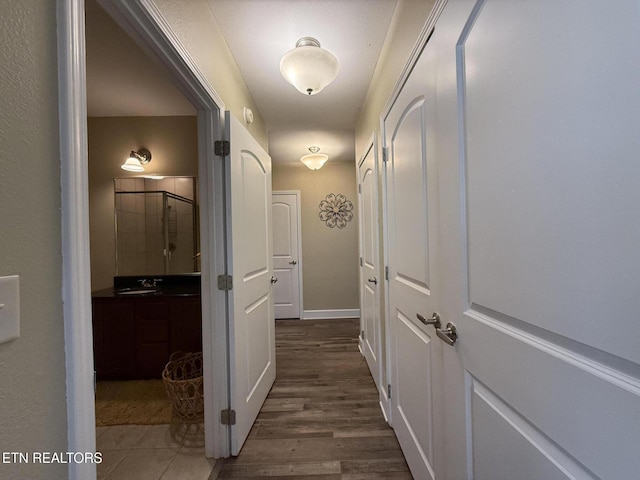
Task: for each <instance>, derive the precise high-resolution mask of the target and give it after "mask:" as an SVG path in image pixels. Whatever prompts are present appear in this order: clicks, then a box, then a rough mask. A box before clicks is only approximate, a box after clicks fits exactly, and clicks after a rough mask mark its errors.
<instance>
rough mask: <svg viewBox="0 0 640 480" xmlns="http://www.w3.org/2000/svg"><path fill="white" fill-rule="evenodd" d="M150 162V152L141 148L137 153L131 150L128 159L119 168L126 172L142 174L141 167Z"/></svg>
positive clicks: (142, 168) (142, 169)
mask: <svg viewBox="0 0 640 480" xmlns="http://www.w3.org/2000/svg"><path fill="white" fill-rule="evenodd" d="M150 161H151V152H150V151H149V150H147V149H146V148H141V149H140V150H138V151H137V152H136V151H134V150H131V153H130V154H129V158H127V159H126V160H125V162H124V163H123V164H122V165H120V168H121V169H122V170H126V171H128V172H144V167H143V165H147V164H148V163H149V162H150Z"/></svg>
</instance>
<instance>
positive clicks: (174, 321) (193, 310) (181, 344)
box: [169, 297, 202, 354]
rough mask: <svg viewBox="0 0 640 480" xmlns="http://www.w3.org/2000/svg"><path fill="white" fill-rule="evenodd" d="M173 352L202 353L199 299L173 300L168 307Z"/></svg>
mask: <svg viewBox="0 0 640 480" xmlns="http://www.w3.org/2000/svg"><path fill="white" fill-rule="evenodd" d="M169 318H170V320H169V323H170V335H171V342H170V344H171V347H170V350H171V351H170V352H169V354H171V353H173V352H201V351H202V306H201V303H200V297H187V298H178V299H174V300H173V301H172V302H171V304H170V306H169Z"/></svg>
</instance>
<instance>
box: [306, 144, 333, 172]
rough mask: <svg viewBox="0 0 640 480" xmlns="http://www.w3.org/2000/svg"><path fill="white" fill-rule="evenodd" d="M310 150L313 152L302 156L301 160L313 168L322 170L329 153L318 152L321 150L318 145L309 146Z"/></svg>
mask: <svg viewBox="0 0 640 480" xmlns="http://www.w3.org/2000/svg"><path fill="white" fill-rule="evenodd" d="M309 151H310V152H311V153H310V154H308V155H304V156H302V157H300V161H301V162H302V163H304V164H305V165H306V166H307V167H308V168H309V169H311V170H320V169H321V168H322V166H323V165H324V162H326V161H327V160H329V155H327V154H326V153H318V152H319V151H320V149H319V148H318V147H309Z"/></svg>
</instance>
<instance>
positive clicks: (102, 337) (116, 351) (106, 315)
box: [93, 301, 136, 380]
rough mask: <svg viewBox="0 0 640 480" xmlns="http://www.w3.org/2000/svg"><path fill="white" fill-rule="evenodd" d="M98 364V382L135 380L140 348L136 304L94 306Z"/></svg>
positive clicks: (119, 303) (114, 303) (95, 343)
mask: <svg viewBox="0 0 640 480" xmlns="http://www.w3.org/2000/svg"><path fill="white" fill-rule="evenodd" d="M93 329H94V334H93V335H94V340H93V342H94V362H95V366H94V368H95V370H96V375H97V378H98V380H129V379H132V378H135V369H136V345H135V321H134V309H133V303H132V302H130V301H122V302H109V303H95V302H94V304H93Z"/></svg>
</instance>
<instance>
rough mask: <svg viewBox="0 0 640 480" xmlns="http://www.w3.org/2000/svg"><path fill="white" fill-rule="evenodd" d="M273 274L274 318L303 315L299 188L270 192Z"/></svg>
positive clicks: (299, 316) (300, 316)
mask: <svg viewBox="0 0 640 480" xmlns="http://www.w3.org/2000/svg"><path fill="white" fill-rule="evenodd" d="M271 205H272V209H273V274H274V277H275V278H276V279H277V283H276V284H275V288H274V301H273V303H274V309H275V317H276V319H279V318H302V309H303V297H302V220H301V215H300V191H299V190H291V191H287V190H278V191H274V192H273V200H272V204H271Z"/></svg>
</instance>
